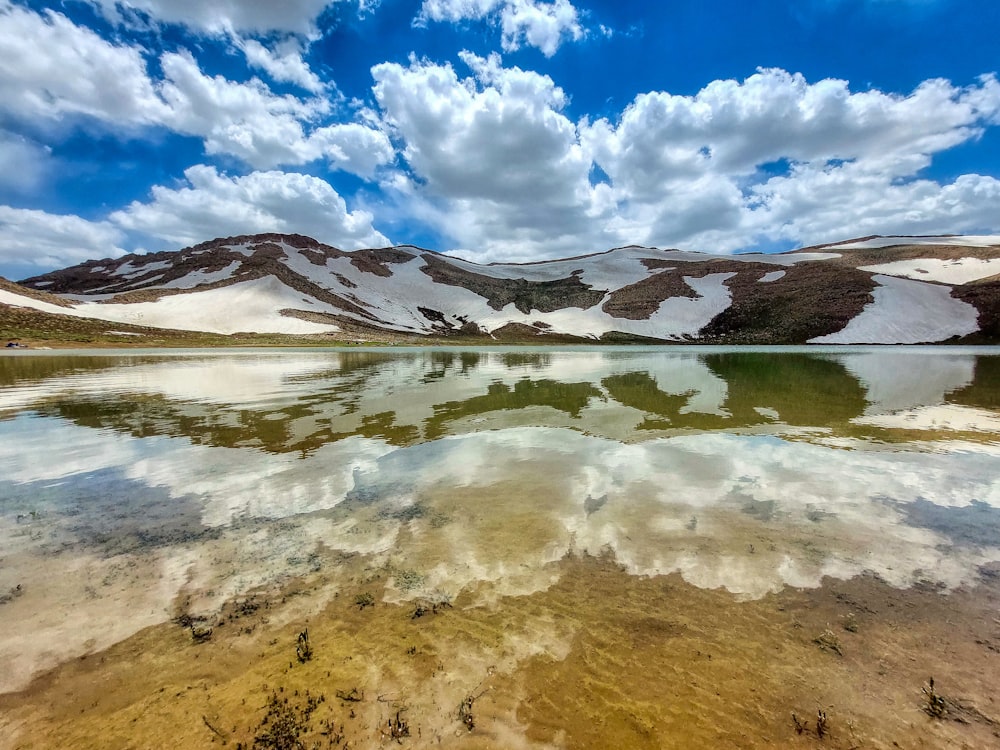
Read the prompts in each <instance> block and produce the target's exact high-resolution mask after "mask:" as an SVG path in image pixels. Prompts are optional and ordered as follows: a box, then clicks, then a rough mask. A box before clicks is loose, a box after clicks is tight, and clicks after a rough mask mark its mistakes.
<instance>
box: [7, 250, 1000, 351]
mask: <svg viewBox="0 0 1000 750" xmlns="http://www.w3.org/2000/svg"><path fill="white" fill-rule="evenodd" d="M4 306H7V307H8V308H10V307H16V308H19V309H30V310H35V311H37V312H39V313H44V314H46V315H57V316H70V317H74V318H85V319H91V320H98V321H106V322H108V323H113V324H119V325H126V326H139V327H146V328H162V329H174V330H186V331H198V332H203V333H216V334H233V333H237V332H257V333H271V334H314V335H316V334H320V335H322V334H331V335H333V336H334V337H337V338H352V337H355V338H363V339H374V340H382V339H398V338H399V337H405V338H412V337H423V336H434V337H461V338H463V339H482V340H483V341H484V342H487V341H491V340H526V339H538V340H540V341H553V342H555V341H573V340H580V341H610V342H616V341H617V342H637V341H642V342H698V343H719V344H803V343H834V344H850V343H874V344H915V343H931V342H942V341H949V342H967V343H1000V237H951V236H946V237H866V238H864V239H860V240H848V241H845V242H840V243H835V244H831V245H824V246H817V247H811V248H805V249H802V250H796V251H794V252H789V253H781V254H759V253H754V254H743V255H709V254H705V253H695V252H684V251H680V250H660V249H656V248H646V247H634V246H633V247H623V248H616V249H614V250H609V251H607V252H603V253H596V254H592V255H582V256H578V257H574V258H567V259H562V260H552V261H543V262H538V263H530V264H503V263H501V264H489V265H479V264H476V263H471V262H468V261H464V260H460V259H458V258H453V257H450V256H447V255H442V254H439V253H436V252H432V251H429V250H422V249H420V248H417V247H412V246H400V247H388V248H378V249H370V250H357V251H353V252H345V251H342V250H338V249H337V248H334V247H330V246H329V245H324V244H323V243H321V242H317V241H316V240H313V239H311V238H309V237H303V236H301V235H282V234H259V235H249V236H242V237H227V238H223V239H216V240H212V241H210V242H204V243H202V244H200V245H196V246H194V247H189V248H185V249H183V250H179V251H177V252H162V253H155V254H149V255H127V256H124V257H121V258H116V259H113V260H112V259H108V260H98V261H88V262H86V263H82V264H80V265H77V266H72V267H70V268H66V269H63V270H60V271H54V272H52V273H47V274H43V275H41V276H35V277H33V278H30V279H25V280H24V281H22V282H20V283H19V284H13V283H10V282H4V283H2V284H0V308H3V307H4Z"/></svg>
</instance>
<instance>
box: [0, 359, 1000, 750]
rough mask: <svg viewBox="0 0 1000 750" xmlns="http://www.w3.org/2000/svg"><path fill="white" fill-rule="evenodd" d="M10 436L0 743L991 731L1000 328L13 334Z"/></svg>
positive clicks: (880, 740)
mask: <svg viewBox="0 0 1000 750" xmlns="http://www.w3.org/2000/svg"><path fill="white" fill-rule="evenodd" d="M0 467H2V474H0V747H166V746H188V747H209V746H213V745H218V746H221V745H222V744H227V745H231V746H233V747H239V746H243V747H246V748H250V747H254V748H268V747H348V746H349V747H377V746H379V745H381V744H389V743H395V742H397V741H398V742H400V743H402V744H408V745H411V746H413V747H425V746H441V745H443V746H461V747H470V748H478V747H482V748H486V747H503V748H508V747H510V748H514V747H526V748H527V747H537V748H542V747H566V748H582V747H594V748H599V747H622V748H625V747H678V748H692V747H706V748H709V747H712V748H715V747H775V746H778V747H782V746H789V747H798V746H805V745H806V744H807V743H809V742H811V741H814V740H819V739H821V740H822V741H823V742H824V743H825V746H829V747H842V748H849V747H892V746H893V743H895V742H898V743H899V744H900V745H902V746H904V747H905V746H909V747H912V746H929V747H956V748H957V747H991V746H997V744H998V743H1000V739H998V738H1000V705H998V704H997V703H996V700H997V698H996V696H997V695H998V694H1000V479H998V477H1000V352H998V351H997V350H996V349H988V348H985V349H972V348H945V347H926V348H921V347H912V348H911V347H891V348H890V347H886V348H845V347H838V348H829V349H826V348H816V347H810V348H764V349H748V348H740V349H734V348H709V347H664V348H660V347H656V348H638V347H637V348H621V349H618V348H597V347H593V348H588V347H568V348H542V347H538V348H523V349H522V348H494V349H488V348H482V349H420V348H412V349H392V348H386V349H362V348H358V349H301V350H298V349H280V350H277V349H272V350H215V351H193V350H192V351H147V350H131V351H90V352H72V353H65V352H12V353H5V354H4V355H3V356H2V357H0ZM931 677H933V678H934V684H933V686H932V685H931V683H930V678H931ZM793 715H794V717H793ZM824 717H825V718H824ZM810 738H811V739H810ZM296 742H297V743H299V744H298V745H296V744H295V743H296ZM283 743H284V744H283Z"/></svg>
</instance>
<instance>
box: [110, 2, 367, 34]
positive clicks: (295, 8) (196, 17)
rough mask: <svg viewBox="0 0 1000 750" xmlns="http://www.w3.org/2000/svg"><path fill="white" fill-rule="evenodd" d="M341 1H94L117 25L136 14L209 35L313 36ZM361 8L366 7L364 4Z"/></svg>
mask: <svg viewBox="0 0 1000 750" xmlns="http://www.w3.org/2000/svg"><path fill="white" fill-rule="evenodd" d="M338 1H341V0H282V1H281V2H275V1H274V0H212V1H211V2H206V0H91V2H92V3H93V4H94V5H96V6H98V7H99V8H100V9H101V11H102V12H103V13H104V15H105V16H106V17H107V18H109V19H110V20H112V21H114V22H119V23H121V22H128V21H129V19H133V18H135V16H136V12H139V13H140V14H146V15H148V16H150V17H151V18H152V19H153V20H154V21H163V22H166V23H174V24H178V25H182V26H187V27H188V28H190V29H192V30H195V31H201V32H205V33H208V34H225V33H229V32H234V31H235V32H250V33H259V34H266V33H268V32H275V31H277V32H287V33H292V34H302V35H306V36H311V35H314V34H315V33H316V19H317V18H318V17H319V16H320V14H321V13H322V12H323V11H324V10H325V9H326V8H327V6H329V5H333V4H334V3H336V2H338ZM362 5H365V4H364V3H362Z"/></svg>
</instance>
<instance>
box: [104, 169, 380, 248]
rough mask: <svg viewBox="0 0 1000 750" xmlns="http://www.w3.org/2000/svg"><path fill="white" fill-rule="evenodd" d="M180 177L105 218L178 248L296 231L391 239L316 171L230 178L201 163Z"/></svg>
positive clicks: (334, 241)
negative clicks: (175, 184) (181, 183)
mask: <svg viewBox="0 0 1000 750" xmlns="http://www.w3.org/2000/svg"><path fill="white" fill-rule="evenodd" d="M184 176H185V178H186V179H187V182H188V186H186V187H180V188H168V187H163V186H156V187H154V188H153V190H152V200H151V201H149V202H148V203H141V202H139V201H135V202H133V203H132V204H130V205H129V206H128V207H127V208H125V209H123V210H121V211H115V212H114V213H112V214H111V216H110V217H109V218H110V220H111V221H112V222H114V223H115V224H117V225H118V226H120V227H123V228H125V229H128V230H131V231H135V232H141V233H143V234H146V235H150V236H152V237H156V238H159V239H161V240H167V241H169V242H172V243H174V244H175V245H178V246H181V245H191V244H195V243H198V242H202V241H204V240H205V239H206V238H211V237H224V236H230V235H237V234H251V233H255V232H301V233H303V234H308V235H310V236H312V237H315V238H317V239H319V240H321V241H323V242H327V243H329V244H331V245H335V246H337V247H341V248H345V249H351V250H353V249H356V248H361V247H384V246H386V245H389V244H391V243H390V242H389V240H388V239H386V237H385V236H384V235H383V234H382V233H381V232H378V231H377V230H376V229H374V228H373V227H372V218H373V217H372V215H371V214H370V213H368V212H366V211H360V210H356V211H348V210H347V204H346V203H345V201H344V199H343V197H341V196H340V194H339V193H337V191H336V190H334V189H333V188H332V187H331V186H330V185H329V183H327V182H325V181H323V180H321V179H319V178H318V177H312V176H310V175H304V174H297V173H287V172H277V171H271V172H253V173H251V174H249V175H246V176H243V177H229V176H228V175H225V174H220V173H219V172H218V171H217V170H216V169H215V168H214V167H210V166H205V165H197V166H193V167H190V168H189V169H187V170H186V171H185V172H184Z"/></svg>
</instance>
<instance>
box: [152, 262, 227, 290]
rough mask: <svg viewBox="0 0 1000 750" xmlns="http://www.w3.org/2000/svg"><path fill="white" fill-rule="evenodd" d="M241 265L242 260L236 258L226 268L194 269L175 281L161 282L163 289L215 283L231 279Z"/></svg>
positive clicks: (191, 287) (192, 287)
mask: <svg viewBox="0 0 1000 750" xmlns="http://www.w3.org/2000/svg"><path fill="white" fill-rule="evenodd" d="M239 267H240V261H238V260H234V261H233V262H232V263H230V264H229V265H228V266H226V267H225V268H221V269H219V270H218V271H204V270H202V269H198V270H197V271H192V272H191V273H189V274H187V275H185V276H182V277H181V278H179V279H174V280H173V281H168V282H166V283H165V284H160V288H161V289H194V288H195V287H196V286H201V285H202V284H214V283H216V282H218V281H226V280H227V279H231V278H232V277H233V274H234V273H236V270H237V269H238V268H239Z"/></svg>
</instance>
